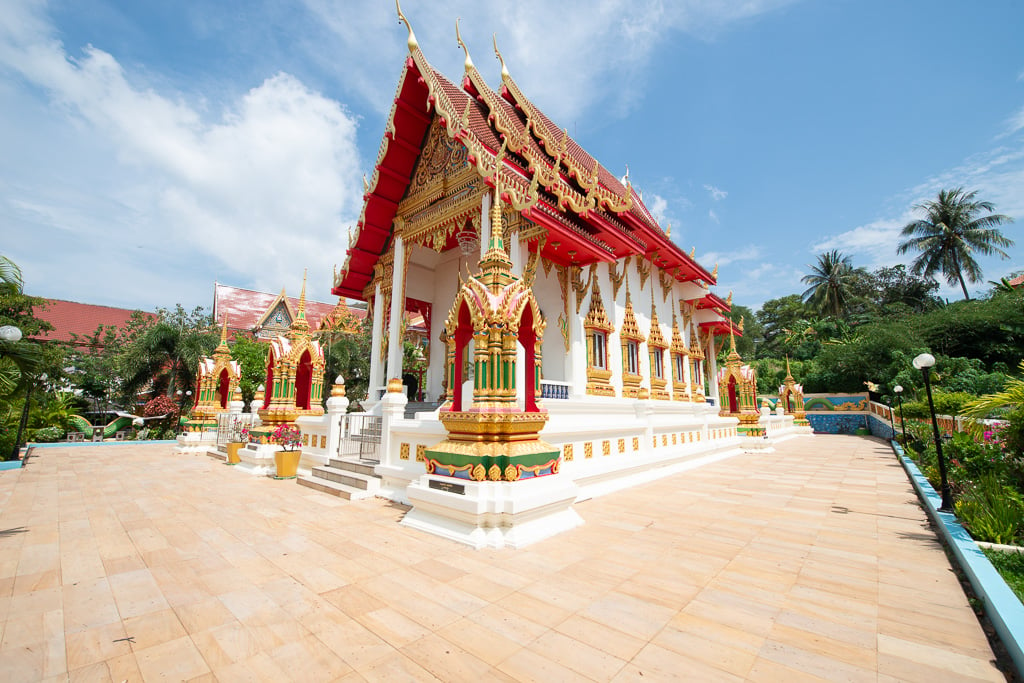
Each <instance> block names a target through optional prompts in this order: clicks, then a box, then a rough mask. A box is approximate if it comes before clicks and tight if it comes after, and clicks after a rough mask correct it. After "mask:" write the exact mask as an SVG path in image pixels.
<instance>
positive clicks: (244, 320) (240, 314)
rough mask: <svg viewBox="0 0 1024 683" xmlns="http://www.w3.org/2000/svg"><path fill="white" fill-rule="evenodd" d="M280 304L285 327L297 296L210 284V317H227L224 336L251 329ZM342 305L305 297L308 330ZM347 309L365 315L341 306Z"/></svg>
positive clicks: (295, 308)
mask: <svg viewBox="0 0 1024 683" xmlns="http://www.w3.org/2000/svg"><path fill="white" fill-rule="evenodd" d="M278 305H281V306H283V307H284V311H282V312H283V313H285V312H286V313H285V317H286V318H287V320H286V321H284V327H285V328H287V326H288V325H290V324H291V322H292V321H293V320H295V316H296V315H297V312H298V310H299V299H298V297H290V296H287V295H286V294H285V292H284V290H281V292H280V293H278V294H271V293H270V292H257V291H255V290H252V289H244V288H242V287H231V286H230V285H225V284H221V283H219V282H215V283H214V286H213V316H214V319H215V320H216V321H217V322H218V323H219V324H222V321H223V320H224V315H225V314H226V315H227V317H228V335H229V336H230V337H233V336H234V334H235V333H238V332H252V331H254V330H255V329H256V328H257V327H260V326H261V325H263V324H265V323H266V322H267V318H268V317H269V316H270V315H271V314H272V313H273V310H274V309H275V308H277V307H278ZM343 305H345V304H344V302H338V303H333V304H329V303H325V302H321V301H310V300H309V299H307V300H306V320H307V321H309V325H310V329H313V330H316V329H319V327H320V325H321V323H322V322H323V321H325V320H330V319H332V318H336V317H337V316H338V313H337V312H336V309H337V308H338V307H339V306H343ZM345 307H346V309H347V310H348V312H350V313H351V314H352V315H354V316H356V317H357V318H359V319H362V318H365V317H366V310H365V309H362V308H355V307H350V306H345Z"/></svg>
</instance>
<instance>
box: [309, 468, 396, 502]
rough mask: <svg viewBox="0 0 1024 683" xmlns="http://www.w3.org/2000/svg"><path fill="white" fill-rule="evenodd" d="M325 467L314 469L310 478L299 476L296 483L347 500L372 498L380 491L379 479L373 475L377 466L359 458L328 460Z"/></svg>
mask: <svg viewBox="0 0 1024 683" xmlns="http://www.w3.org/2000/svg"><path fill="white" fill-rule="evenodd" d="M327 463H328V464H327V465H326V466H320V467H314V468H313V470H312V472H311V475H310V476H308V477H307V476H303V475H300V476H299V477H298V478H297V479H296V481H297V482H298V483H299V484H300V485H301V486H308V487H309V488H311V489H316V490H317V491H323V492H324V493H329V494H331V495H333V496H338V497H339V498H345V499H347V500H360V499H362V498H372V497H373V496H375V495H376V494H377V491H378V490H380V477H378V476H377V475H376V474H374V473H373V468H374V466H375V465H376V464H377V463H375V462H373V461H370V460H360V459H359V458H351V457H349V458H340V459H338V460H335V459H333V458H332V459H330V460H328V461H327Z"/></svg>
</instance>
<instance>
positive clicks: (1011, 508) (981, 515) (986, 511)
mask: <svg viewBox="0 0 1024 683" xmlns="http://www.w3.org/2000/svg"><path fill="white" fill-rule="evenodd" d="M956 515H957V517H959V518H960V521H962V522H963V524H964V526H965V527H967V529H968V530H969V531H970V532H971V535H972V536H974V538H975V540H978V541H988V542H990V543H1007V544H1012V543H1013V542H1014V540H1015V539H1016V538H1017V536H1018V535H1019V533H1020V530H1021V527H1022V525H1024V501H1022V500H1021V496H1020V494H1019V493H1018V492H1017V491H1015V490H1014V489H1013V488H1011V487H1009V486H1005V485H1003V483H1002V482H1001V481H1000V480H999V477H997V476H996V475H995V474H992V473H988V474H986V475H984V476H982V477H980V478H979V479H978V480H977V481H975V482H974V483H973V485H971V486H970V487H969V488H968V489H967V490H966V491H964V492H963V493H962V494H961V496H960V499H959V500H958V501H957V502H956Z"/></svg>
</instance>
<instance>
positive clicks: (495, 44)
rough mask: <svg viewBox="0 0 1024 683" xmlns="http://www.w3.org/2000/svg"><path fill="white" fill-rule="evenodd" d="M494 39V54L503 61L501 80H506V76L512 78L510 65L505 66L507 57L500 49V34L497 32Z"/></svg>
mask: <svg viewBox="0 0 1024 683" xmlns="http://www.w3.org/2000/svg"><path fill="white" fill-rule="evenodd" d="M492 39H493V41H494V56H495V57H497V58H498V61H499V62H501V80H503V81H504V80H505V79H506V78H511V76H510V74H509V72H508V67H506V66H505V58H504V57H502V56H501V52H499V51H498V34H497V33H495V34H494V35H493V36H492Z"/></svg>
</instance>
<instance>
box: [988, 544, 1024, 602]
mask: <svg viewBox="0 0 1024 683" xmlns="http://www.w3.org/2000/svg"><path fill="white" fill-rule="evenodd" d="M982 552H984V553H985V557H987V558H988V559H989V562H991V563H992V566H993V567H995V568H996V571H998V572H999V574H1000V575H1001V576H1002V577H1003V581H1006V585H1007V586H1009V587H1010V590H1012V591H1013V592H1014V593H1015V594H1016V595H1017V599H1018V600H1020V601H1021V602H1024V555H1022V554H1020V553H1003V552H999V551H998V550H989V549H987V548H985V549H982Z"/></svg>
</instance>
